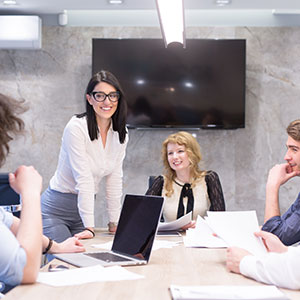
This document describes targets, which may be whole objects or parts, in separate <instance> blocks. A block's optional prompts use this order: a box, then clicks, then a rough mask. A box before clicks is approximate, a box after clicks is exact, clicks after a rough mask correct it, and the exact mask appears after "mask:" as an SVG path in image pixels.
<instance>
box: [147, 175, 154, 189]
mask: <svg viewBox="0 0 300 300" xmlns="http://www.w3.org/2000/svg"><path fill="white" fill-rule="evenodd" d="M155 178H156V176H149V178H148V188H150V187H151V186H152V184H153V182H154V179H155Z"/></svg>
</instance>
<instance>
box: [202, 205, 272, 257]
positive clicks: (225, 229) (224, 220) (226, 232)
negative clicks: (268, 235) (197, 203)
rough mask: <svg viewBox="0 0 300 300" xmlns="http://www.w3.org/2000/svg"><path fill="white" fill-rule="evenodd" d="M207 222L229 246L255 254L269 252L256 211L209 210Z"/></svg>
mask: <svg viewBox="0 0 300 300" xmlns="http://www.w3.org/2000/svg"><path fill="white" fill-rule="evenodd" d="M206 221H207V223H208V224H209V226H210V227H211V228H212V230H213V231H214V232H215V233H216V234H217V235H218V236H219V237H221V238H222V239H223V240H224V241H225V242H226V243H227V244H228V246H237V247H240V248H244V249H246V250H247V251H249V252H250V253H252V254H254V255H263V254H265V253H267V250H266V247H265V246H264V244H263V242H262V240H261V238H258V237H256V236H255V235H254V232H256V231H259V230H260V229H259V226H258V221H257V216H256V211H254V210H253V211H208V212H207V219H206Z"/></svg>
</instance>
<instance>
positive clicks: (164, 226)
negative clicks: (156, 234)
mask: <svg viewBox="0 0 300 300" xmlns="http://www.w3.org/2000/svg"><path fill="white" fill-rule="evenodd" d="M191 221H192V212H189V213H188V214H186V215H184V216H182V217H181V218H179V219H177V220H175V221H172V222H159V224H158V231H167V230H179V229H181V228H182V227H183V226H185V225H187V224H189V223H190V222H191Z"/></svg>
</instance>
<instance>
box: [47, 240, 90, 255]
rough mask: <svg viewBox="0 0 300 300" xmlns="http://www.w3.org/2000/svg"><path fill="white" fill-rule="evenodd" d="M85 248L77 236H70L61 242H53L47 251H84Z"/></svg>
mask: <svg viewBox="0 0 300 300" xmlns="http://www.w3.org/2000/svg"><path fill="white" fill-rule="evenodd" d="M84 251H85V248H84V246H83V244H82V243H81V242H80V241H79V240H78V238H77V237H70V238H68V239H66V240H65V241H63V242H61V243H56V242H54V243H53V246H52V247H51V249H50V251H49V253H73V252H84Z"/></svg>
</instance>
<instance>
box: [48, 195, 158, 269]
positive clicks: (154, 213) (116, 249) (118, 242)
mask: <svg viewBox="0 0 300 300" xmlns="http://www.w3.org/2000/svg"><path fill="white" fill-rule="evenodd" d="M162 207H163V197H160V196H150V195H126V196H125V199H124V203H123V206H122V211H121V215H120V219H119V223H118V227H117V231H116V234H115V236H114V241H113V246H112V250H111V251H106V252H91V253H86V252H83V253H65V254H55V255H54V256H55V257H56V258H58V259H61V260H63V261H66V262H68V263H70V264H72V265H75V266H78V267H87V266H93V265H97V264H101V265H103V266H112V265H122V266H127V265H142V264H147V263H148V261H149V258H150V254H151V250H152V246H153V242H154V238H155V235H156V232H157V227H158V223H159V220H160V217H161V213H162Z"/></svg>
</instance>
